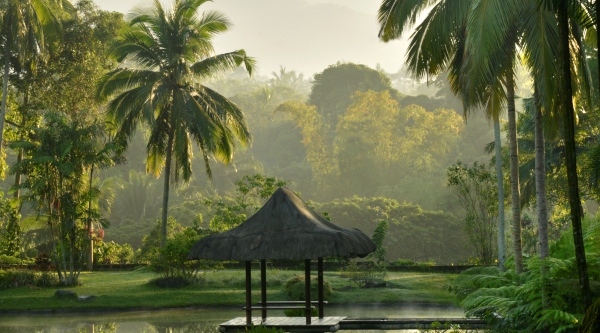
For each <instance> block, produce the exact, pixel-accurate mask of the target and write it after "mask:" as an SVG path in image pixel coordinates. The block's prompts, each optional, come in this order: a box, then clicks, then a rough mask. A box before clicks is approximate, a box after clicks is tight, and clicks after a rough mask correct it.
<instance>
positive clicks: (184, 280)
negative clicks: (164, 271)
mask: <svg viewBox="0 0 600 333" xmlns="http://www.w3.org/2000/svg"><path fill="white" fill-rule="evenodd" d="M202 281H203V279H202V278H201V277H200V276H198V275H196V276H161V277H159V278H156V279H153V280H151V281H150V284H153V285H155V286H157V287H160V288H173V289H177V288H183V287H187V286H189V285H195V284H200V283H202Z"/></svg>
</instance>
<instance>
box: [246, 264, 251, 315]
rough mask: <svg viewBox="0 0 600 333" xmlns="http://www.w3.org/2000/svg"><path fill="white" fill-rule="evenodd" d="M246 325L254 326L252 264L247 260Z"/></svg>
mask: <svg viewBox="0 0 600 333" xmlns="http://www.w3.org/2000/svg"><path fill="white" fill-rule="evenodd" d="M246 325H248V326H250V325H252V262H251V261H250V260H246Z"/></svg>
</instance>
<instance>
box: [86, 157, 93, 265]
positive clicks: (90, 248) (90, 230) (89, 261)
mask: <svg viewBox="0 0 600 333" xmlns="http://www.w3.org/2000/svg"><path fill="white" fill-rule="evenodd" d="M93 180H94V165H93V164H92V168H91V170H90V187H89V190H90V193H89V201H88V233H89V235H90V239H89V242H90V243H89V246H88V250H87V251H88V253H87V270H88V271H90V272H91V271H92V269H93V268H94V224H93V223H92V181H93Z"/></svg>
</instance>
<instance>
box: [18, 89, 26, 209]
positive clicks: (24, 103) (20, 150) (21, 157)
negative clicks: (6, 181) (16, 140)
mask: <svg viewBox="0 0 600 333" xmlns="http://www.w3.org/2000/svg"><path fill="white" fill-rule="evenodd" d="M27 104H29V88H27V87H26V88H25V96H24V97H23V105H24V106H25V107H27ZM26 122H27V121H26V116H25V114H24V113H23V114H21V128H19V133H20V135H19V137H20V139H21V141H22V140H24V138H25V135H24V134H23V133H24V130H25V124H26ZM22 160H23V148H21V149H19V154H18V155H17V164H19V163H21V161H22ZM19 185H21V169H20V168H17V170H16V171H15V189H16V190H15V198H17V199H18V198H19V197H20V196H21V190H19Z"/></svg>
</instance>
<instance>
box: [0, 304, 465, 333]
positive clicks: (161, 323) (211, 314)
mask: <svg viewBox="0 0 600 333" xmlns="http://www.w3.org/2000/svg"><path fill="white" fill-rule="evenodd" d="M256 315H259V313H258V312H257V313H256ZM325 315H326V316H347V317H351V318H460V317H464V313H463V311H462V310H461V309H460V308H457V307H451V306H436V305H361V306H328V307H326V308H325ZM243 316H245V312H244V311H242V310H240V308H238V307H234V308H232V307H226V308H214V307H213V308H193V309H173V310H151V311H122V312H115V311H95V312H77V313H65V312H58V313H36V314H29V313H27V314H1V313H0V332H2V333H71V332H76V333H98V332H106V333H129V332H131V333H188V332H190V333H191V332H201V333H218V332H219V329H218V326H219V324H220V323H223V322H225V321H228V320H230V319H232V318H235V317H243ZM269 316H284V315H283V312H282V311H270V312H269ZM340 332H342V333H351V332H352V331H340ZM393 332H396V333H399V332H400V331H393Z"/></svg>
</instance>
